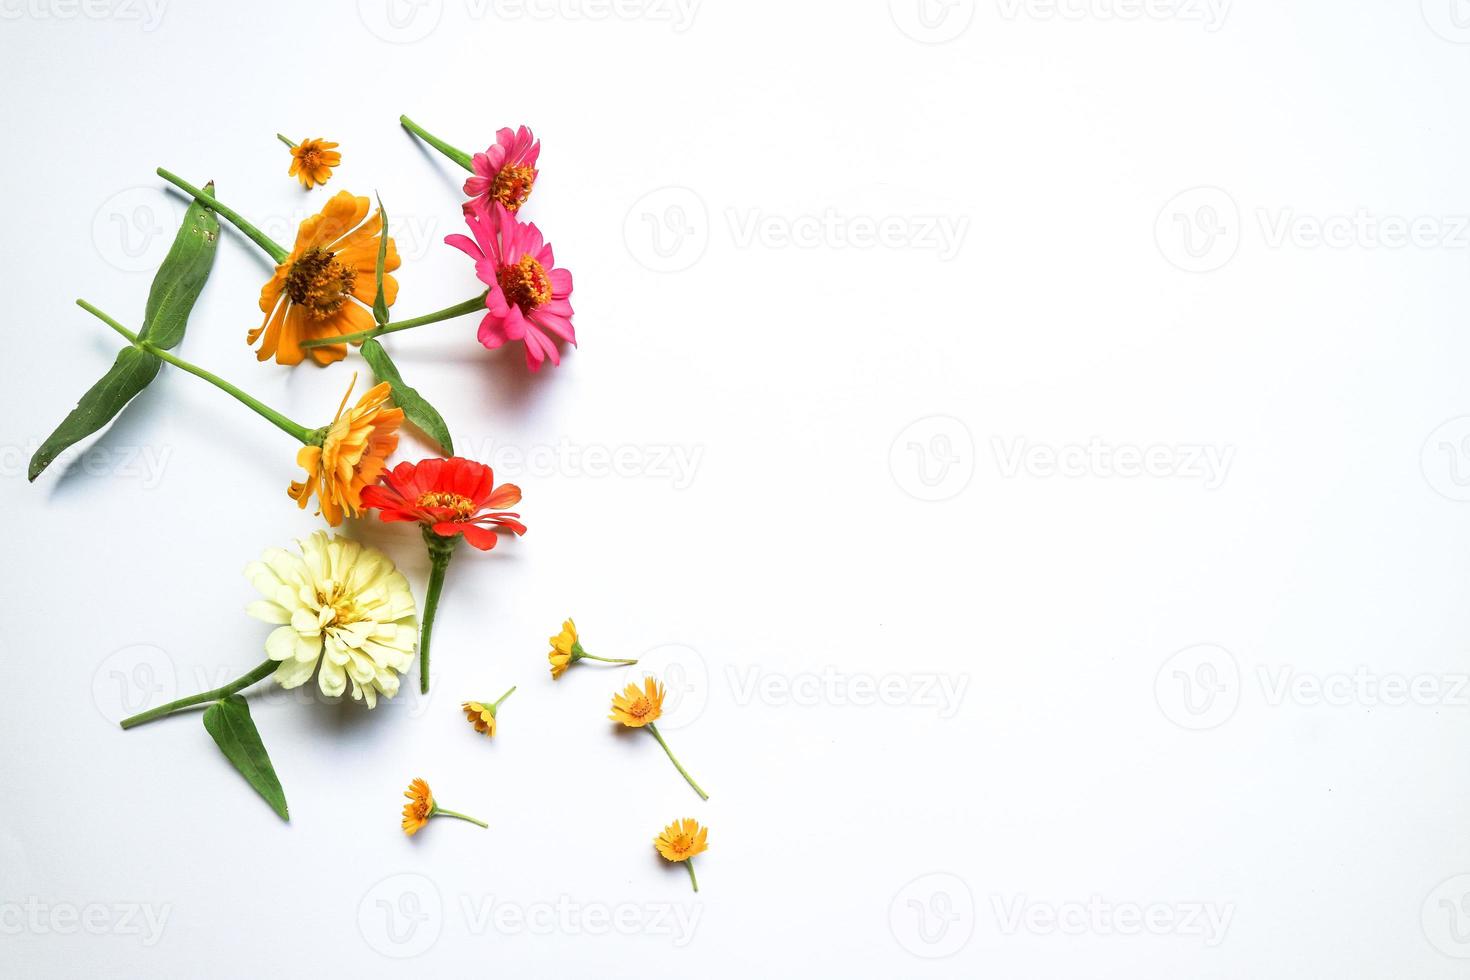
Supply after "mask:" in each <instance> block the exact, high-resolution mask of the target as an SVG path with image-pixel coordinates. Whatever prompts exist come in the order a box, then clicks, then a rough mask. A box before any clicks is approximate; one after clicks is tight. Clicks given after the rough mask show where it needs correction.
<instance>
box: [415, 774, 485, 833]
mask: <svg viewBox="0 0 1470 980" xmlns="http://www.w3.org/2000/svg"><path fill="white" fill-rule="evenodd" d="M403 795H404V796H406V797H408V802H407V803H406V804H404V807H403V832H404V833H405V834H407V835H408V836H410V837H412V836H413V835H414V834H416V833H418V832H419V831H420V830H423V829H424V825H425V824H427V823H428V822H429V820H430V818H432V817H455V818H457V819H459V820H467V821H469V822H470V823H472V824H474V825H475V826H476V827H487V826H489V825H488V824H486V823H485V821H483V820H476V819H475V818H474V817H471V816H466V815H465V814H463V813H456V812H454V811H453V810H446V809H444V808H443V807H442V806H440V805H439V804H438V802H436V801H435V799H434V794H433V792H431V791H430V790H429V784H428V783H426V782H424V781H423V780H422V779H415V780H414V781H413V782H411V783H409V784H408V791H407V792H406V793H404V794H403Z"/></svg>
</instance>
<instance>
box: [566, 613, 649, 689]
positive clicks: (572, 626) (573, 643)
mask: <svg viewBox="0 0 1470 980" xmlns="http://www.w3.org/2000/svg"><path fill="white" fill-rule="evenodd" d="M547 642H548V643H550V644H551V652H549V653H548V654H547V655H546V659H547V660H548V661H550V662H551V679H552V680H556V679H557V678H558V677H560V676H561V675H562V674H565V673H566V672H567V668H568V667H570V666H571V665H572V664H574V663H576V662H577V661H579V660H598V661H601V662H602V663H605V664H636V663H637V662H638V661H636V660H615V659H613V658H612V657H594V656H593V655H592V654H590V653H588V652H587V651H586V650H583V649H582V642H581V640H579V639H578V638H577V624H576V623H574V622H572V621H571V620H570V619H568V620H567V621H566V622H564V623H562V624H561V632H560V633H558V634H556V635H555V636H553V637H550V638H549V639H548V640H547Z"/></svg>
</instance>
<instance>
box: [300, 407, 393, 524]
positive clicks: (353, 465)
mask: <svg viewBox="0 0 1470 980" xmlns="http://www.w3.org/2000/svg"><path fill="white" fill-rule="evenodd" d="M356 383H357V380H356V378H354V379H353V384H356ZM392 393H393V389H392V388H391V387H390V386H389V384H388V383H387V382H386V381H385V382H383V383H382V384H379V385H378V386H376V387H375V388H373V389H372V390H370V391H369V392H368V393H367V394H365V395H363V396H362V398H360V399H359V400H358V402H357V404H356V405H354V406H353V407H352V410H351V411H349V412H347V414H345V415H344V414H343V413H342V410H343V409H344V408H346V407H347V399H349V398H351V397H352V388H351V387H349V388H348V389H347V394H345V395H343V396H342V404H341V405H340V406H338V408H337V417H336V418H334V419H333V420H332V424H331V425H330V426H328V427H327V431H326V435H325V436H324V437H323V439H322V442H321V445H307V446H302V447H301V451H300V452H298V453H297V454H296V462H297V463H298V464H299V465H300V466H301V467H302V468H303V469H305V470H306V479H305V480H302V481H297V482H293V483H292V484H291V488H290V489H289V490H288V491H287V493H289V494H290V495H291V496H292V498H294V499H295V500H296V502H297V504H298V505H300V507H301V508H302V509H303V510H304V509H305V508H306V502H307V501H308V500H310V499H311V497H312V495H313V494H315V495H316V497H317V501H318V510H319V512H320V513H321V515H322V517H324V518H326V521H327V523H328V524H330V525H331V526H332V527H336V526H337V525H339V524H341V523H342V516H343V514H344V513H346V514H347V515H349V516H352V517H356V516H357V515H358V513H359V512H360V511H361V510H362V491H363V488H364V487H368V486H371V485H373V484H374V483H377V482H378V477H379V476H380V475H381V474H382V472H383V468H384V466H386V465H387V464H386V461H387V459H388V456H389V455H390V454H391V453H392V452H393V450H394V449H396V448H398V427H399V426H400V425H402V424H403V409H401V408H390V407H389V406H388V399H389V397H390V396H391V395H392Z"/></svg>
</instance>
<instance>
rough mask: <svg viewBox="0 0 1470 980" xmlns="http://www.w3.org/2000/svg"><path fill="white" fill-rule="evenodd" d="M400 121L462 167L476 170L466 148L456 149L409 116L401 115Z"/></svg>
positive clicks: (407, 128)
mask: <svg viewBox="0 0 1470 980" xmlns="http://www.w3.org/2000/svg"><path fill="white" fill-rule="evenodd" d="M398 121H399V122H400V123H402V124H403V128H404V129H406V130H408V131H409V132H410V133H413V134H414V135H415V136H417V137H418V138H419V139H421V140H423V141H424V142H425V143H428V144H429V145H430V146H432V147H433V148H434V149H436V150H438V151H439V152H440V153H442V154H444V155H445V156H447V157H448V158H449V159H451V160H453V161H454V162H455V163H457V164H459V165H460V166H461V167H464V168H465V169H466V170H468V171H470V172H471V173H473V172H474V169H475V165H474V163H472V162H471V158H470V155H469V154H468V153H466V152H465V151H464V150H458V149H455V148H454V147H452V146H450V145H449V144H448V143H446V142H444V141H443V140H441V139H440V138H439V137H437V136H433V135H431V134H430V133H428V132H426V131H425V130H424V128H423V127H422V126H420V125H419V124H418V123H416V122H414V121H413V120H412V119H410V118H408V117H407V116H399V117H398Z"/></svg>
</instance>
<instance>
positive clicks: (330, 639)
mask: <svg viewBox="0 0 1470 980" xmlns="http://www.w3.org/2000/svg"><path fill="white" fill-rule="evenodd" d="M297 546H298V547H299V548H300V549H301V554H300V555H299V556H298V555H294V554H291V553H290V552H288V551H285V550H284V549H281V548H271V549H270V550H268V551H267V552H266V553H265V554H264V555H262V556H261V559H260V560H259V561H253V562H251V563H250V564H249V565H247V566H246V567H245V575H246V577H247V578H249V579H250V583H251V584H252V585H254V586H255V589H256V591H258V592H259V593H260V594H261V595H262V596H263V597H264V598H261V599H257V600H256V601H254V602H252V603H250V605H249V606H247V607H246V611H247V612H248V613H249V614H250V615H251V616H254V617H255V618H256V619H259V620H263V621H265V622H267V623H275V624H277V625H276V629H275V630H273V631H272V632H271V634H270V636H268V637H267V638H266V641H265V652H266V654H267V656H269V657H270V659H272V660H275V661H279V663H280V666H279V667H277V668H276V671H275V674H274V675H273V676H274V677H275V679H276V682H277V683H279V684H280V685H281V686H282V687H285V688H294V687H300V686H301V685H302V684H304V683H306V681H307V680H309V679H310V678H311V675H312V673H313V672H316V671H317V666H318V664H320V666H321V670H320V671H319V672H318V673H317V686H318V687H319V688H321V691H322V693H323V694H325V695H327V696H329V697H336V696H338V695H340V694H342V693H343V691H344V690H346V688H347V683H348V681H351V682H352V697H353V698H354V699H355V700H359V701H362V700H365V701H367V705H368V707H369V708H372V707H376V706H377V703H378V696H379V695H382V696H383V697H385V698H391V697H393V696H394V695H395V694H397V693H398V675H399V674H401V673H403V672H404V671H406V670H408V668H409V667H410V666H412V664H413V648H414V642H415V640H416V639H417V637H418V630H417V628H416V621H415V615H416V613H417V608H416V606H415V605H414V600H413V592H412V591H410V589H409V586H408V579H406V578H404V576H403V573H402V572H400V571H398V569H397V568H395V567H394V565H393V562H392V561H391V560H389V558H388V556H387V555H385V554H383V553H382V552H381V551H379V550H377V549H376V548H370V547H367V546H365V545H361V544H358V543H357V542H356V541H351V540H348V539H347V538H343V537H339V536H335V535H334V536H331V537H328V535H327V532H325V531H317V532H316V533H314V534H312V535H311V536H310V537H308V538H306V539H305V540H303V541H298V542H297Z"/></svg>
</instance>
